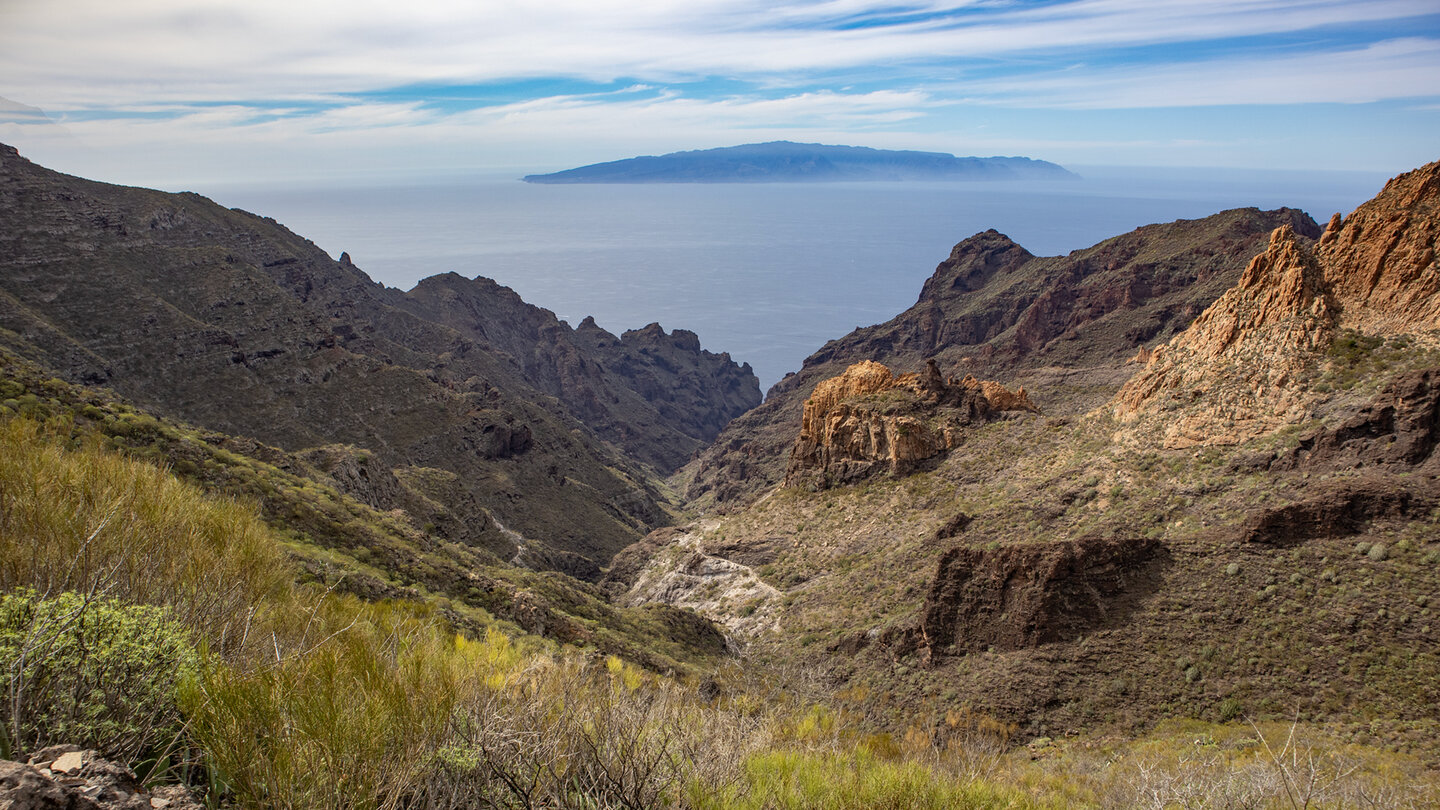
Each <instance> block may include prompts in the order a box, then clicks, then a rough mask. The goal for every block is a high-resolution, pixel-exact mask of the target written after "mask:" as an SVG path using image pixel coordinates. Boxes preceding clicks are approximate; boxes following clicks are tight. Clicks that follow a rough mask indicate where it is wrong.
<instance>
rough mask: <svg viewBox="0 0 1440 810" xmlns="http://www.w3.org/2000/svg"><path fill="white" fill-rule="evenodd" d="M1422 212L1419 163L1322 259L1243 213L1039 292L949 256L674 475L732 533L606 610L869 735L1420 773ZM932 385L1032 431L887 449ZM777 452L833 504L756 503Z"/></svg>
mask: <svg viewBox="0 0 1440 810" xmlns="http://www.w3.org/2000/svg"><path fill="white" fill-rule="evenodd" d="M1437 200H1440V163H1435V164H1430V165H1428V166H1426V167H1423V168H1422V169H1419V170H1416V171H1414V172H1411V173H1408V174H1406V175H1402V176H1400V177H1398V178H1396V179H1395V180H1392V181H1391V182H1390V183H1389V184H1388V185H1387V186H1386V188H1385V189H1384V190H1383V191H1382V192H1381V193H1380V194H1379V195H1378V196H1377V197H1376V198H1375V199H1373V200H1372V201H1370V202H1368V203H1366V204H1364V205H1362V206H1361V207H1360V208H1358V209H1357V210H1356V211H1355V212H1353V213H1351V214H1350V215H1348V216H1343V217H1342V216H1337V217H1336V218H1334V219H1332V220H1331V222H1330V225H1329V226H1328V227H1327V228H1326V229H1325V230H1324V231H1323V232H1321V231H1320V230H1319V229H1318V228H1316V227H1315V225H1314V223H1313V221H1311V220H1310V219H1309V217H1307V216H1305V215H1304V214H1301V213H1300V212H1296V211H1288V210H1281V211H1274V212H1259V211H1254V210H1242V211H1231V212H1225V213H1223V214H1219V215H1216V216H1215V217H1211V218H1208V219H1206V220H1198V221H1194V222H1178V223H1172V224H1170V225H1156V226H1149V227H1147V228H1142V229H1139V230H1138V231H1136V232H1134V233H1132V234H1127V235H1125V236H1122V237H1117V238H1116V239H1112V240H1108V241H1107V242H1105V243H1102V244H1101V245H1097V246H1096V247H1095V248H1091V249H1089V250H1086V251H1077V252H1076V253H1072V254H1071V255H1070V256H1067V257H1057V258H1050V259H1037V258H1035V257H1033V256H1030V255H1029V254H1027V253H1025V252H1024V251H1023V249H1020V248H1019V247H1018V246H1015V245H1013V244H1012V243H1010V242H1009V240H1007V239H1005V238H1004V237H1002V236H1000V235H999V234H995V233H988V234H981V235H979V236H977V237H974V238H972V239H970V240H967V241H966V242H963V243H961V244H960V245H959V246H957V248H956V250H955V252H954V254H953V255H952V257H951V259H950V260H949V261H947V262H946V263H944V264H942V265H941V266H940V268H939V269H938V270H937V272H936V274H935V276H934V277H933V278H932V279H931V280H930V281H929V282H928V283H927V284H926V286H925V290H924V291H923V293H922V296H921V300H920V302H919V303H917V305H916V307H914V308H912V309H911V310H909V311H908V312H906V313H904V314H902V315H901V316H900V317H898V318H896V319H895V320H892V321H890V322H888V323H886V324H882V325H880V326H876V327H871V328H869V329H864V330H858V331H857V332H855V333H852V334H851V335H849V336H847V337H846V338H844V339H842V340H839V341H835V342H833V343H831V344H829V345H828V346H826V347H825V348H824V349H822V350H821V352H819V353H817V354H816V355H815V356H814V357H812V358H811V360H810V361H808V362H807V364H806V369H805V370H804V371H802V372H801V373H800V374H798V375H796V376H795V377H793V378H790V379H788V380H787V381H785V382H783V383H781V384H780V385H778V386H776V388H775V389H774V390H773V391H772V394H771V398H770V400H767V402H766V404H765V405H763V406H762V407H761V408H759V409H757V410H755V411H753V412H751V413H750V414H748V415H746V416H744V417H742V418H741V419H739V420H736V422H734V423H732V425H731V426H730V427H729V428H727V430H726V431H725V432H723V433H722V434H721V437H720V438H719V439H718V440H717V443H716V445H715V446H714V447H712V449H711V450H710V451H707V452H706V453H705V454H703V455H702V457H701V458H700V459H699V460H697V462H696V463H695V464H694V465H692V467H691V468H690V469H689V470H687V472H689V473H691V474H692V475H693V478H692V481H691V487H692V493H697V494H698V496H699V497H698V499H697V500H698V502H700V503H708V502H710V499H714V500H715V501H716V502H721V501H723V502H724V503H723V504H721V505H725V504H728V506H727V508H726V509H724V510H721V509H712V512H711V516H710V518H709V519H708V520H707V521H704V522H700V523H697V524H695V525H693V526H689V527H684V528H681V529H668V530H666V532H664V533H657V534H654V535H652V536H651V537H650V538H648V539H647V540H646V541H645V542H644V543H643V544H642V545H641V546H639V547H637V548H643V549H645V552H644V558H645V559H646V560H648V563H646V564H644V565H640V564H638V561H637V560H634V559H632V554H633V553H634V552H633V551H630V550H627V551H626V552H625V553H623V554H622V555H621V556H620V557H618V558H617V562H623V563H624V565H617V568H616V570H615V571H614V572H612V578H611V579H609V580H607V585H608V586H609V587H611V588H612V589H616V590H619V591H620V592H622V593H623V594H624V595H625V598H626V599H628V600H630V602H631V603H642V602H644V601H647V600H649V601H657V602H669V603H671V604H689V605H691V606H693V607H695V609H697V610H700V611H701V612H702V613H703V614H705V615H707V616H709V617H710V618H712V619H713V620H715V621H717V622H718V623H720V624H723V625H725V626H727V627H731V628H734V629H735V631H736V632H737V633H743V634H744V636H745V638H747V639H748V646H747V647H746V654H747V656H749V657H750V659H751V660H752V661H755V662H757V665H764V664H767V663H768V664H772V665H774V666H776V667H777V668H783V667H796V666H799V667H801V668H803V669H806V671H808V672H810V673H811V676H812V677H814V678H818V679H820V680H821V681H823V682H824V683H826V684H827V693H828V694H831V695H833V696H835V698H836V699H837V700H838V701H839V702H840V703H841V705H843V706H845V707H846V708H847V709H849V710H850V711H853V712H856V713H857V714H861V715H863V716H865V717H867V718H869V719H870V720H871V721H873V722H875V723H877V724H879V725H881V726H888V727H894V726H895V725H896V724H900V723H904V722H907V720H906V718H914V717H916V716H917V715H918V716H937V715H939V714H942V713H944V712H947V711H961V710H962V709H963V710H964V711H975V712H980V713H983V714H984V715H986V716H990V717H995V718H1000V719H1002V720H1004V721H1007V722H1012V723H1015V724H1016V725H1017V726H1018V727H1019V729H1020V732H1021V734H1022V735H1026V736H1029V737H1032V738H1048V737H1056V736H1060V735H1074V734H1082V733H1087V732H1092V731H1095V730H1098V729H1103V730H1109V731H1118V732H1120V733H1125V734H1129V733H1134V732H1135V731H1137V730H1140V729H1145V728H1150V727H1152V726H1153V724H1155V723H1157V722H1160V721H1162V720H1165V719H1169V718H1175V717H1188V718H1199V719H1203V720H1209V721H1220V722H1224V721H1233V720H1237V719H1240V718H1245V717H1266V716H1269V717H1284V718H1287V719H1290V720H1292V721H1297V722H1299V723H1302V724H1312V725H1314V726H1317V727H1318V726H1323V727H1326V728H1331V729H1338V730H1340V733H1342V734H1343V735H1345V736H1346V738H1347V739H1352V740H1354V741H1356V742H1362V743H1363V742H1370V743H1377V742H1378V743H1382V744H1384V745H1387V746H1391V747H1394V748H1398V749H1401V750H1409V751H1414V752H1417V753H1419V754H1421V755H1422V756H1425V757H1427V758H1428V759H1429V761H1431V762H1432V763H1433V762H1435V761H1440V749H1436V747H1435V746H1433V745H1432V744H1431V742H1430V741H1431V740H1434V739H1437V738H1440V736H1437V731H1440V712H1437V709H1436V707H1437V706H1440V691H1437V688H1440V687H1437V684H1440V677H1437V673H1440V622H1437V620H1436V614H1435V607H1434V606H1435V605H1436V604H1437V600H1440V575H1437V570H1440V569H1437V564H1440V541H1437V538H1440V512H1437V511H1436V507H1437V505H1440V467H1437V466H1436V465H1437V464H1440V460H1437V459H1440V454H1437V453H1436V448H1437V446H1440V419H1437V414H1440V385H1437V380H1440V339H1437V330H1440V322H1437V321H1436V320H1435V317H1434V316H1435V309H1434V303H1435V296H1434V290H1433V285H1434V283H1435V282H1436V279H1440V264H1437V262H1436V260H1435V254H1436V246H1437V243H1436V240H1437V235H1440V209H1437V208H1436V203H1437ZM927 354H928V355H930V359H931V360H934V361H935V364H934V365H928V367H927V366H926V365H923V360H922V359H920V358H924V357H925V356H926V355H927ZM877 360H881V361H884V362H886V363H887V364H890V363H893V364H894V366H895V367H897V368H899V369H901V370H904V371H908V372H911V374H907V375H902V379H904V380H906V381H907V382H906V384H904V385H897V384H896V381H895V379H894V378H893V374H892V373H891V372H890V371H889V369H888V368H883V367H881V366H880V365H879V364H878V363H877V362H874V361H877ZM1130 361H1133V362H1130ZM842 362H843V363H852V365H850V366H849V368H848V370H846V371H844V372H843V373H842V372H841V371H839V370H838V369H837V366H838V365H839V364H840V363H842ZM947 365H948V366H950V367H952V368H957V369H959V370H961V371H962V372H972V373H975V374H983V375H984V376H987V377H988V376H992V375H993V376H995V377H998V378H1001V379H1004V380H1005V381H1006V384H1007V385H1018V384H1020V383H1023V385H1024V389H1023V390H1024V392H1025V396H1026V401H1027V402H1028V403H1030V404H1031V405H1034V406H1038V411H1039V412H1038V413H1037V412H1035V410H1034V409H1032V408H1023V409H1020V410H1017V411H1015V412H1013V413H1011V414H1009V415H1008V416H1007V418H1000V419H980V420H973V419H966V420H965V426H964V428H963V429H964V431H965V434H964V437H963V441H960V442H955V443H951V442H948V441H946V440H944V439H943V438H937V437H942V436H943V432H941V431H940V430H937V429H936V427H935V426H934V425H933V424H930V423H926V422H925V421H924V420H920V421H918V422H916V423H915V424H912V425H911V426H910V427H909V428H908V429H907V430H904V431H902V430H901V429H900V426H901V425H902V424H905V422H904V421H903V420H904V419H906V418H907V417H911V418H913V416H912V412H913V411H912V409H914V408H916V407H917V402H918V401H919V396H918V393H917V390H913V389H915V388H925V387H928V385H926V381H932V380H935V379H936V378H939V377H941V376H942V375H941V374H940V372H939V370H938V369H939V368H942V367H945V366H947ZM922 369H923V370H922ZM997 371H998V373H996V372H997ZM912 374H913V376H912ZM816 378H820V379H816ZM822 380H823V381H822ZM944 382H945V384H946V385H947V386H949V385H950V380H944ZM975 385H976V384H972V385H971V386H967V389H968V390H971V391H973V390H974V388H975ZM897 392H899V393H897ZM807 394H808V396H809V403H810V404H809V405H807V406H805V407H801V403H800V399H801V397H802V396H805V395H807ZM1017 396H1018V392H1017ZM962 401H963V400H962ZM782 409H783V410H784V413H781V410H782ZM920 413H925V414H926V418H932V417H930V415H929V414H930V413H932V412H929V411H921V412H920ZM832 415H838V416H832ZM832 419H833V420H834V421H835V422H836V424H837V426H838V425H840V424H845V425H847V426H849V427H846V428H845V429H843V430H834V431H830V432H829V434H828V435H829V436H830V439H829V441H830V442H831V445H830V446H829V447H825V446H823V445H822V443H821V442H820V441H818V440H817V439H818V437H820V436H822V435H825V431H823V430H820V431H817V424H823V425H825V426H827V427H828V426H829V425H830V422H831V420H832ZM850 427H853V428H854V429H853V430H851V429H850ZM902 434H903V435H902ZM942 446H944V447H947V448H948V450H947V451H946V452H943V453H936V454H935V455H933V456H932V455H929V454H930V453H931V452H932V451H935V450H938V449H939V448H940V447H942ZM786 450H790V454H789V455H788V459H789V463H790V465H791V467H790V470H791V471H792V472H794V471H795V470H796V469H797V468H799V469H801V470H805V471H808V472H810V473H811V474H812V475H813V473H814V470H815V469H816V462H817V461H823V462H826V463H829V464H830V465H831V466H830V467H828V468H826V467H821V468H820V469H829V470H833V473H830V474H827V475H824V476H822V477H821V478H820V480H819V481H818V482H817V481H815V479H813V478H812V479H810V483H811V485H808V486H780V484H781V482H782V478H781V475H782V474H783V472H784V470H785V469H786V468H785V466H784V465H785V460H786V458H787V456H786V454H785V452H784V451H786ZM847 453H853V455H854V456H855V457H854V458H851V457H849V456H848V455H846V454H847ZM922 457H923V458H924V459H925V462H924V463H915V461H916V460H917V459H921V458H922ZM707 465H708V466H707ZM852 469H853V470H857V471H859V472H860V474H859V475H854V476H850V475H846V474H845V473H847V472H848V471H850V470H852ZM792 483H793V482H792ZM819 484H823V486H820V485H819ZM726 486H730V487H733V488H732V489H731V490H729V491H728V493H727V492H725V491H723V490H722V489H721V488H722V487H726ZM727 494H728V496H729V498H728V500H726V498H725V496H726V495H727ZM757 495H758V497H757ZM682 566H683V570H682ZM706 572H709V573H710V578H709V579H708V580H707V579H706V577H705V576H704V574H705V573H706ZM658 583H665V584H664V586H663V587H661V586H659V585H658ZM707 594H708V596H707ZM756 616H759V617H763V621H761V622H760V623H759V624H758V625H757V624H756V623H754V621H753V620H752V619H751V618H750V617H756ZM782 628H783V629H782Z"/></svg>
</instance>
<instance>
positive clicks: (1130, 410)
mask: <svg viewBox="0 0 1440 810" xmlns="http://www.w3.org/2000/svg"><path fill="white" fill-rule="evenodd" d="M1437 238H1440V162H1436V163H1431V164H1429V165H1427V166H1425V167H1423V168H1421V169H1417V170H1415V171H1413V172H1409V173H1407V174H1404V175H1401V176H1399V177H1397V178H1395V179H1393V180H1391V181H1390V182H1389V183H1388V184H1386V186H1385V189H1384V190H1383V191H1382V192H1381V193H1380V194H1379V195H1377V196H1376V197H1375V198H1374V199H1373V200H1371V201H1369V202H1367V203H1365V204H1364V205H1362V206H1360V207H1359V208H1357V209H1356V210H1355V212H1354V213H1352V214H1351V215H1350V216H1349V217H1348V218H1342V217H1341V216H1340V215H1339V214H1337V215H1335V217H1333V218H1332V219H1331V220H1330V223H1329V225H1328V226H1327V227H1326V229H1325V232H1324V234H1323V235H1322V236H1321V237H1320V240H1319V242H1318V243H1315V244H1314V245H1313V246H1312V245H1311V244H1310V243H1309V242H1308V240H1301V239H1299V238H1297V237H1296V236H1295V234H1294V232H1293V231H1291V229H1290V228H1289V227H1282V228H1279V229H1277V230H1276V231H1275V232H1274V233H1273V234H1272V235H1271V238H1270V245H1269V247H1268V248H1267V249H1266V251H1265V253H1263V254H1261V255H1259V256H1256V257H1255V258H1254V259H1253V260H1251V262H1250V265H1249V266H1248V267H1247V268H1246V270H1245V273H1244V274H1243V275H1242V276H1241V279H1240V282H1239V283H1238V284H1237V285H1236V286H1235V287H1234V288H1232V289H1230V290H1229V291H1227V292H1226V293H1225V294H1224V295H1222V296H1221V297H1220V298H1219V299H1218V300H1216V301H1215V303H1214V304H1212V305H1211V306H1210V307H1209V308H1208V309H1206V310H1205V311H1204V312H1203V313H1201V314H1200V316H1199V317H1198V318H1196V319H1195V321H1194V323H1192V324H1191V325H1190V328H1188V329H1187V330H1186V331H1184V332H1182V333H1181V334H1179V335H1177V336H1176V337H1175V338H1174V339H1173V340H1171V341H1170V343H1169V344H1167V345H1164V346H1160V347H1158V348H1156V349H1154V351H1153V352H1152V353H1151V356H1150V358H1149V361H1148V362H1147V364H1146V366H1145V368H1144V369H1143V370H1142V371H1140V372H1138V373H1137V374H1136V375H1135V376H1134V377H1133V378H1131V380H1130V381H1129V382H1128V383H1126V384H1125V386H1124V387H1123V388H1122V389H1121V390H1120V392H1119V393H1118V394H1116V396H1115V398H1114V400H1113V401H1112V408H1113V411H1114V413H1115V415H1116V416H1117V417H1118V418H1120V419H1121V420H1122V421H1127V422H1133V421H1135V420H1137V419H1141V418H1142V417H1144V416H1146V415H1147V414H1158V413H1161V412H1165V413H1166V419H1165V424H1164V426H1163V428H1162V435H1163V443H1164V444H1165V445H1166V446H1168V447H1186V446H1190V445H1196V444H1234V443H1239V442H1243V441H1246V440H1248V439H1251V438H1254V437H1256V436H1259V435H1263V434H1264V433H1267V432H1269V431H1271V430H1273V429H1275V428H1277V427H1280V426H1282V425H1285V424H1290V423H1294V422H1297V421H1300V420H1302V419H1304V418H1306V417H1307V415H1308V414H1309V413H1311V409H1312V408H1313V406H1314V404H1315V403H1316V402H1317V401H1319V399H1320V396H1319V394H1317V392H1315V391H1313V390H1312V389H1311V388H1310V387H1309V386H1308V385H1307V379H1308V378H1309V377H1310V376H1311V375H1312V373H1313V372H1314V371H1315V370H1316V369H1318V367H1319V364H1320V363H1321V362H1322V361H1323V360H1324V357H1325V354H1324V353H1325V351H1326V350H1327V349H1328V348H1329V346H1330V344H1331V343H1332V342H1333V340H1334V338H1335V336H1336V334H1337V332H1338V330H1339V329H1342V328H1344V329H1354V330H1357V331H1359V332H1363V333H1367V334H1372V335H1392V334H1398V333H1408V332H1421V331H1429V330H1436V329H1440V266H1437V264H1436V261H1435V253H1436V242H1437ZM1143 355H1144V350H1143V349H1142V351H1141V353H1140V356H1143Z"/></svg>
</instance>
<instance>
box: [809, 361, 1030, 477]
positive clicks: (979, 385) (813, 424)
mask: <svg viewBox="0 0 1440 810" xmlns="http://www.w3.org/2000/svg"><path fill="white" fill-rule="evenodd" d="M1002 411H1029V412H1031V413H1038V412H1039V409H1038V408H1036V407H1035V404H1034V403H1033V402H1031V400H1030V397H1029V395H1028V394H1027V393H1026V392H1025V389H1023V388H1021V389H1019V390H1018V391H1011V390H1009V389H1008V388H1006V387H1005V386H1003V385H1001V384H1000V383H997V382H992V381H989V380H985V381H980V380H976V379H975V378H974V377H971V376H966V377H964V378H963V379H958V378H954V377H952V378H950V379H949V380H946V379H944V378H943V377H942V376H941V374H940V370H939V368H938V367H936V365H935V362H934V361H933V360H932V361H930V364H929V367H928V369H927V370H926V373H925V374H924V375H920V374H902V375H900V376H899V377H896V376H894V374H893V373H892V372H891V371H890V369H889V368H888V367H886V366H885V365H883V364H881V363H877V362H874V361H873V360H864V361H861V362H859V363H856V364H854V365H852V366H850V367H849V368H848V369H846V370H845V372H844V373H843V374H841V375H840V376H838V377H832V378H830V379H828V380H824V381H822V382H821V383H820V384H819V385H817V386H815V390H814V392H812V393H811V395H810V398H809V399H808V400H806V401H805V410H804V414H803V416H802V418H801V427H800V435H799V436H798V437H797V438H796V440H795V446H794V447H793V448H792V450H791V453H790V466H789V469H788V470H787V472H786V476H785V483H786V486H798V485H803V484H817V485H820V486H829V485H832V484H836V483H845V482H848V481H855V480H859V479H861V478H865V477H867V476H869V475H872V474H874V473H875V472H877V471H882V470H883V471H888V472H891V473H895V474H905V473H907V472H911V471H913V470H914V469H915V468H916V466H917V465H918V464H920V463H921V462H923V461H925V460H927V459H931V458H934V457H935V456H937V455H939V454H941V453H943V452H945V451H946V450H949V449H951V448H953V447H955V446H956V445H958V444H959V443H960V441H961V439H962V435H963V434H962V431H961V428H963V427H964V426H965V425H968V424H972V423H974V422H978V421H981V420H983V419H986V418H989V417H991V416H993V415H994V414H997V413H999V412H1002Z"/></svg>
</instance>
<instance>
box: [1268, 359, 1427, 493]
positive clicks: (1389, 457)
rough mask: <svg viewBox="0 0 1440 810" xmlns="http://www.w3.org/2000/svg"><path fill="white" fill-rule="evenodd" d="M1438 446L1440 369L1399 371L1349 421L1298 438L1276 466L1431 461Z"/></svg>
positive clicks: (1402, 465)
mask: <svg viewBox="0 0 1440 810" xmlns="http://www.w3.org/2000/svg"><path fill="white" fill-rule="evenodd" d="M1437 446H1440V369H1426V370H1423V371H1410V372H1405V373H1403V374H1400V375H1397V376H1396V377H1395V378H1394V379H1393V380H1391V381H1390V384H1389V385H1387V386H1386V387H1385V388H1384V390H1382V391H1381V392H1380V393H1379V394H1377V395H1376V396H1375V398H1374V399H1373V400H1371V401H1370V402H1369V403H1367V404H1366V405H1364V406H1362V407H1361V408H1360V409H1359V410H1357V411H1356V412H1355V413H1354V414H1352V415H1350V417H1349V418H1347V419H1346V420H1345V421H1343V422H1341V423H1340V424H1339V425H1336V426H1335V427H1333V428H1329V429H1326V430H1321V431H1317V432H1315V433H1312V434H1310V435H1308V436H1303V437H1301V439H1300V443H1299V445H1298V446H1297V447H1296V448H1295V449H1294V450H1292V451H1291V452H1290V453H1288V454H1286V455H1285V456H1284V457H1282V458H1278V459H1276V460H1275V462H1274V463H1273V464H1272V465H1271V468H1272V469H1304V470H1330V469H1358V468H1362V467H1380V468H1386V467H1395V468H1398V469H1402V470H1403V469H1406V468H1410V467H1416V466H1422V465H1433V464H1434V463H1435V460H1436V456H1435V448H1436V447H1437Z"/></svg>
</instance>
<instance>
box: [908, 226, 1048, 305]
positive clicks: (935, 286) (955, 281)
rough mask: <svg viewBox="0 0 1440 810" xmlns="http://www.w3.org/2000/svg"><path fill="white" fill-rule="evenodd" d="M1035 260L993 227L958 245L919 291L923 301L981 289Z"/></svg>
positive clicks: (1028, 252) (1029, 253)
mask: <svg viewBox="0 0 1440 810" xmlns="http://www.w3.org/2000/svg"><path fill="white" fill-rule="evenodd" d="M1033 258H1035V256H1034V254H1032V253H1031V252H1030V251H1028V250H1026V249H1025V248H1023V247H1021V246H1019V245H1017V244H1015V242H1014V241H1012V240H1011V239H1010V237H1008V236H1006V235H1005V234H1003V233H1000V232H999V231H997V230H995V229H994V228H991V229H990V230H988V231H982V232H981V233H977V234H975V235H974V236H972V237H970V238H969V239H966V240H964V241H963V242H960V243H959V244H957V245H955V247H954V248H953V249H951V251H950V256H949V258H947V259H946V260H945V261H943V262H941V263H940V264H939V265H938V266H937V267H936V268H935V272H934V274H932V275H931V276H930V278H928V279H926V280H925V285H924V286H923V287H921V288H920V299H919V300H920V301H921V302H924V301H933V300H935V299H938V298H944V297H947V296H949V295H953V294H957V293H966V292H972V291H974V290H978V289H980V288H981V287H983V286H985V283H986V282H987V281H989V280H990V279H991V278H992V277H994V276H995V275H997V274H999V273H1003V272H1008V271H1010V270H1014V269H1016V268H1018V267H1019V266H1020V265H1022V264H1024V263H1025V262H1027V261H1029V260H1031V259H1033Z"/></svg>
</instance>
